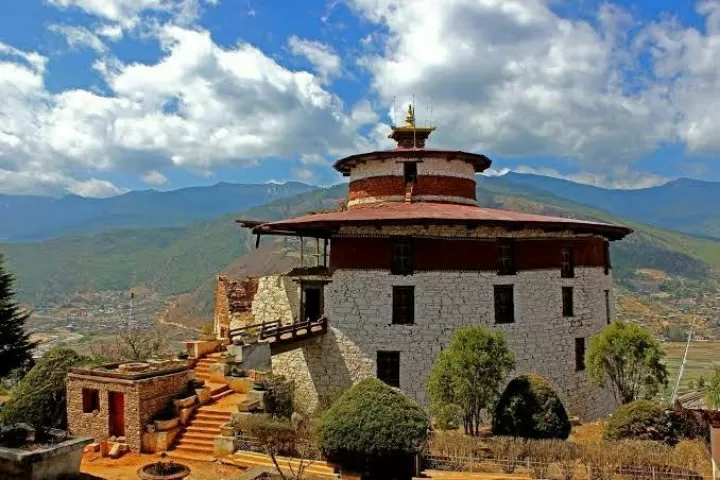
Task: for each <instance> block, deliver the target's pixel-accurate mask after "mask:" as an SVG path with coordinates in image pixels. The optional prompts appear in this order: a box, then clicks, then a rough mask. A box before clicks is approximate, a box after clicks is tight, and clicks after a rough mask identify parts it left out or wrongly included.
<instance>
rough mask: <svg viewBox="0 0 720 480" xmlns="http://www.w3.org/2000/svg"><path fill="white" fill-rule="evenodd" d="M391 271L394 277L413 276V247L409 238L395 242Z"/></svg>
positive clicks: (393, 243) (393, 244)
mask: <svg viewBox="0 0 720 480" xmlns="http://www.w3.org/2000/svg"><path fill="white" fill-rule="evenodd" d="M390 271H391V273H392V274H393V275H412V274H413V245H412V241H411V240H410V239H409V238H403V239H397V240H393V242H392V252H391V263H390Z"/></svg>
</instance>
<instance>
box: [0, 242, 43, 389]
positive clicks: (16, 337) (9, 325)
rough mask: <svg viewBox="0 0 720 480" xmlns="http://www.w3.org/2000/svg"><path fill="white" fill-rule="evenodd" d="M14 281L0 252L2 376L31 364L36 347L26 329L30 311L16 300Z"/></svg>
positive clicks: (0, 368)
mask: <svg viewBox="0 0 720 480" xmlns="http://www.w3.org/2000/svg"><path fill="white" fill-rule="evenodd" d="M14 283H15V277H14V276H13V275H12V274H10V273H8V272H6V271H5V266H4V259H3V256H2V255H1V254H0V378H5V377H7V376H8V374H9V373H10V372H12V371H13V370H15V369H18V368H26V367H29V366H31V364H32V350H33V348H35V344H34V343H33V342H31V341H30V335H29V334H28V333H27V332H26V331H25V321H26V320H27V319H28V318H29V317H30V313H29V312H27V311H25V310H23V309H22V308H21V307H20V305H18V303H17V302H16V301H15V299H14V297H15V290H14V289H13V285H14Z"/></svg>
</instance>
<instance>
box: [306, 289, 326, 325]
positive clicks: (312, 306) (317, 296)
mask: <svg viewBox="0 0 720 480" xmlns="http://www.w3.org/2000/svg"><path fill="white" fill-rule="evenodd" d="M302 293H303V298H302V315H301V317H300V320H301V321H305V320H310V321H315V320H317V319H319V318H320V317H322V315H323V310H324V306H323V288H322V287H321V286H319V285H317V284H315V285H312V286H310V285H302Z"/></svg>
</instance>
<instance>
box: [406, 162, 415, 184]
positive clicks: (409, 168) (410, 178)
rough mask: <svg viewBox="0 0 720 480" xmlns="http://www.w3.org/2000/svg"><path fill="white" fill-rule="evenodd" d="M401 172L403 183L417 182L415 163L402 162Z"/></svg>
mask: <svg viewBox="0 0 720 480" xmlns="http://www.w3.org/2000/svg"><path fill="white" fill-rule="evenodd" d="M403 172H404V174H405V183H415V182H417V163H415V162H408V163H403Z"/></svg>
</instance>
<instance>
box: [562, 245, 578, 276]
mask: <svg viewBox="0 0 720 480" xmlns="http://www.w3.org/2000/svg"><path fill="white" fill-rule="evenodd" d="M560 276H561V277H562V278H573V277H574V276H575V264H574V262H573V248H572V247H563V249H562V250H561V251H560Z"/></svg>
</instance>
